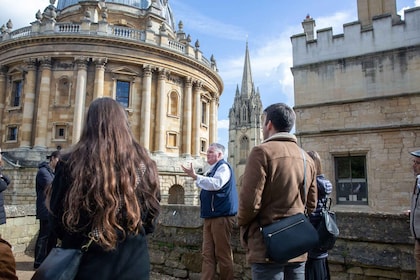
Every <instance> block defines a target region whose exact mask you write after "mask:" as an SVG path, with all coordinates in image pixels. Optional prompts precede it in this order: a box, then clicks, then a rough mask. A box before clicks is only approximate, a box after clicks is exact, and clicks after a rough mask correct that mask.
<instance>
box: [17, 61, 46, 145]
mask: <svg viewBox="0 0 420 280" xmlns="http://www.w3.org/2000/svg"><path fill="white" fill-rule="evenodd" d="M25 63H26V70H27V74H26V75H25V80H24V85H23V100H22V107H23V112H22V114H23V117H22V128H21V134H20V135H21V144H20V146H21V147H31V146H32V145H34V140H33V137H32V132H33V131H35V129H34V128H35V122H34V120H35V119H36V118H35V116H34V112H35V91H36V70H37V69H36V59H32V58H29V59H27V60H25ZM44 115H47V114H44Z"/></svg>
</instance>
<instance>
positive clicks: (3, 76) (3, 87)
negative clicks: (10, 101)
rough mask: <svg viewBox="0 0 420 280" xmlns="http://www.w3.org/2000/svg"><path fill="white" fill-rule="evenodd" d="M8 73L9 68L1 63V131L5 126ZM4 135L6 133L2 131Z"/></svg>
mask: <svg viewBox="0 0 420 280" xmlns="http://www.w3.org/2000/svg"><path fill="white" fill-rule="evenodd" d="M6 73H7V68H6V67H4V66H2V65H0V133H1V130H2V128H3V120H4V118H3V111H4V108H5V105H6V104H5V102H6V92H7V83H6V80H7V79H6ZM2 135H4V133H2Z"/></svg>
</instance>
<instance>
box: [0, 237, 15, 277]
mask: <svg viewBox="0 0 420 280" xmlns="http://www.w3.org/2000/svg"><path fill="white" fill-rule="evenodd" d="M11 247H12V246H10V244H9V243H8V242H7V241H6V240H4V239H2V238H1V237H0V279H9V280H15V279H16V280H17V279H18V278H17V276H16V261H15V257H14V256H13V253H12V248H11Z"/></svg>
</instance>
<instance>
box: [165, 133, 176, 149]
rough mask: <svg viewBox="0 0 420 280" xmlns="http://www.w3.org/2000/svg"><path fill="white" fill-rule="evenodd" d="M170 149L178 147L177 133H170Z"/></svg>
mask: <svg viewBox="0 0 420 280" xmlns="http://www.w3.org/2000/svg"><path fill="white" fill-rule="evenodd" d="M167 145H168V147H177V135H176V133H171V132H170V133H168V143H167Z"/></svg>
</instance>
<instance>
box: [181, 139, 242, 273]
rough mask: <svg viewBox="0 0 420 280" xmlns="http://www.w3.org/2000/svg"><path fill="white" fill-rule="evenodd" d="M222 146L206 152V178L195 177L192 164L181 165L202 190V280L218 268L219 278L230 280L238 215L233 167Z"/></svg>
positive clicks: (211, 148) (214, 145) (216, 144)
mask: <svg viewBox="0 0 420 280" xmlns="http://www.w3.org/2000/svg"><path fill="white" fill-rule="evenodd" d="M224 152H225V147H224V146H223V145H221V144H219V143H213V144H211V145H210V146H209V148H208V149H207V163H208V164H209V165H210V168H209V169H208V171H207V172H206V173H205V175H204V176H203V175H197V174H196V173H195V171H194V168H193V166H192V164H190V166H189V167H185V166H181V167H182V169H183V170H184V172H185V173H187V175H188V176H190V177H191V178H193V179H194V180H196V185H197V186H198V187H199V188H201V192H200V201H201V218H203V219H204V225H203V246H202V247H203V248H202V250H203V252H202V255H203V262H202V266H201V279H203V280H211V279H214V277H215V276H216V270H217V269H216V267H217V265H219V271H220V279H221V280H226V279H233V277H234V275H233V254H232V248H231V246H230V239H231V236H232V230H233V225H234V224H235V215H236V214H237V212H238V194H237V191H236V182H235V176H234V174H233V170H232V167H231V166H230V164H229V163H227V162H226V161H225V160H224V159H223V155H224Z"/></svg>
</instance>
